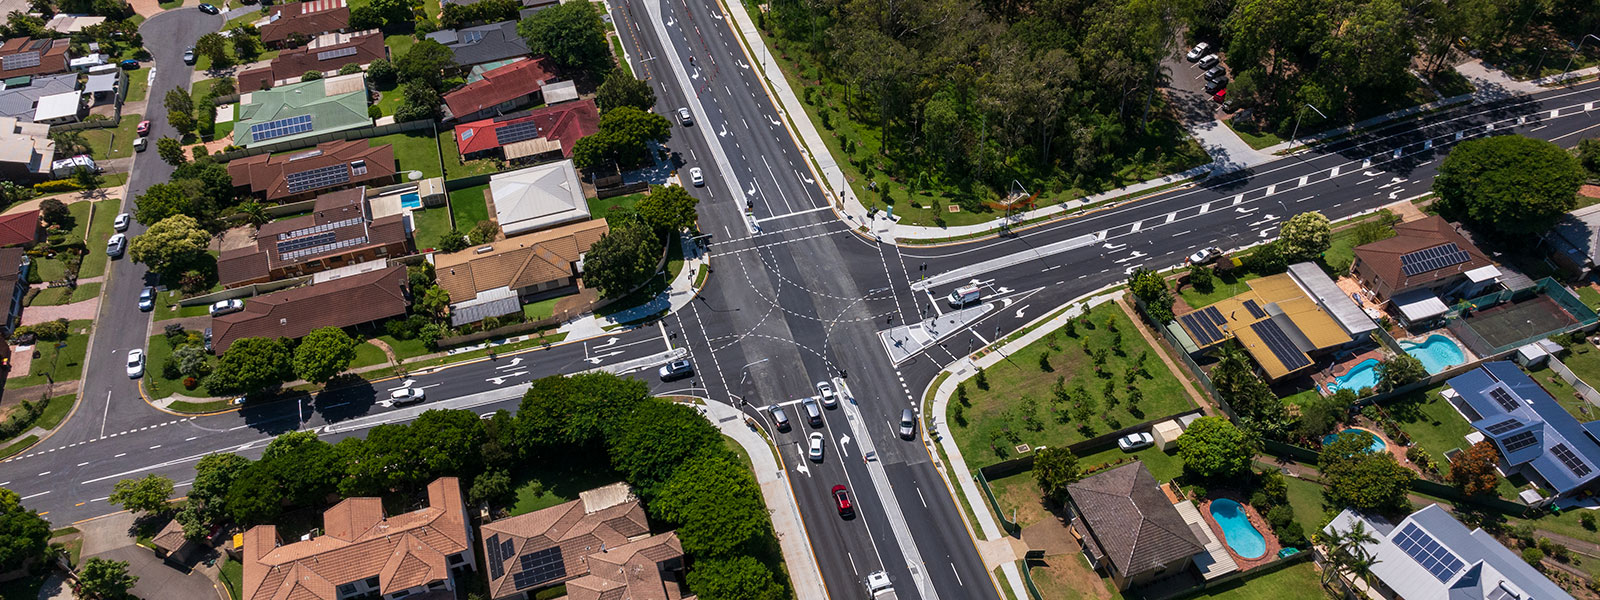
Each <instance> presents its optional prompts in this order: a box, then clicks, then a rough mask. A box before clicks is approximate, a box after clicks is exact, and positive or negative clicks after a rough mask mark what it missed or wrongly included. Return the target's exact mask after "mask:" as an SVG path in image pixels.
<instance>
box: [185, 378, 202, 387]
mask: <svg viewBox="0 0 1600 600" xmlns="http://www.w3.org/2000/svg"><path fill="white" fill-rule="evenodd" d="M198 385H200V380H199V379H195V378H193V377H185V378H183V389H186V390H192V389H194V388H195V387H196V386H198Z"/></svg>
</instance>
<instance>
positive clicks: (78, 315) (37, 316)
mask: <svg viewBox="0 0 1600 600" xmlns="http://www.w3.org/2000/svg"><path fill="white" fill-rule="evenodd" d="M98 314H100V299H99V298H90V299H88V300H84V301H81V302H73V303H72V304H60V305H56V306H30V307H28V309H27V310H24V311H22V324H23V325H37V324H39V323H44V322H47V321H54V320H56V319H66V320H68V321H76V320H79V319H93V318H94V317H95V315H98Z"/></svg>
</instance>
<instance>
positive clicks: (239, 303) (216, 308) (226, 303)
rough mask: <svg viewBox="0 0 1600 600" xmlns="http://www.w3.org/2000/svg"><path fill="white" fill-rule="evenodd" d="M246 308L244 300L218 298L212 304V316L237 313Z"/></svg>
mask: <svg viewBox="0 0 1600 600" xmlns="http://www.w3.org/2000/svg"><path fill="white" fill-rule="evenodd" d="M241 310H244V301H243V300H240V299H238V298H234V299H232V300H218V301H216V302H214V303H212V304H211V316H213V317H215V316H218V315H225V314H228V313H236V312H239V311H241Z"/></svg>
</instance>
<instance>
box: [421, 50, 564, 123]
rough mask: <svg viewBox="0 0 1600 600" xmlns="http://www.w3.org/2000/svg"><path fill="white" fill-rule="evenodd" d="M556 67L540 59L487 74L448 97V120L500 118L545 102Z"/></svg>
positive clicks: (554, 76)
mask: <svg viewBox="0 0 1600 600" xmlns="http://www.w3.org/2000/svg"><path fill="white" fill-rule="evenodd" d="M555 80H556V75H555V63H554V62H551V60H550V59H549V58H547V57H543V56H539V57H535V58H532V59H529V60H519V61H517V62H514V63H511V64H509V65H505V66H503V67H500V68H498V69H494V70H491V71H487V72H485V73H484V74H483V78H482V79H480V80H478V81H474V82H472V83H469V84H467V85H464V86H461V87H459V88H456V89H455V90H453V91H451V92H449V93H447V94H445V95H444V105H445V108H446V109H448V111H449V112H448V113H447V114H446V115H445V120H446V121H449V120H456V121H472V120H477V119H482V118H485V117H496V116H500V115H503V114H506V113H508V112H511V111H514V110H516V109H519V108H522V107H524V106H528V105H530V104H539V103H540V102H543V95H542V94H541V93H540V90H542V89H543V88H544V86H545V84H547V83H555Z"/></svg>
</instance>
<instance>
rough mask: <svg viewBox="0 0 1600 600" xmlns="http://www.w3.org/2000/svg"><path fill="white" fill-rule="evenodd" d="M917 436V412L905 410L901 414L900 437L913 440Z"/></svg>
mask: <svg viewBox="0 0 1600 600" xmlns="http://www.w3.org/2000/svg"><path fill="white" fill-rule="evenodd" d="M916 436H917V411H914V410H911V409H909V408H908V409H905V410H904V411H902V412H901V413H900V437H902V438H905V439H908V440H909V439H911V438H913V437H916Z"/></svg>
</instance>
